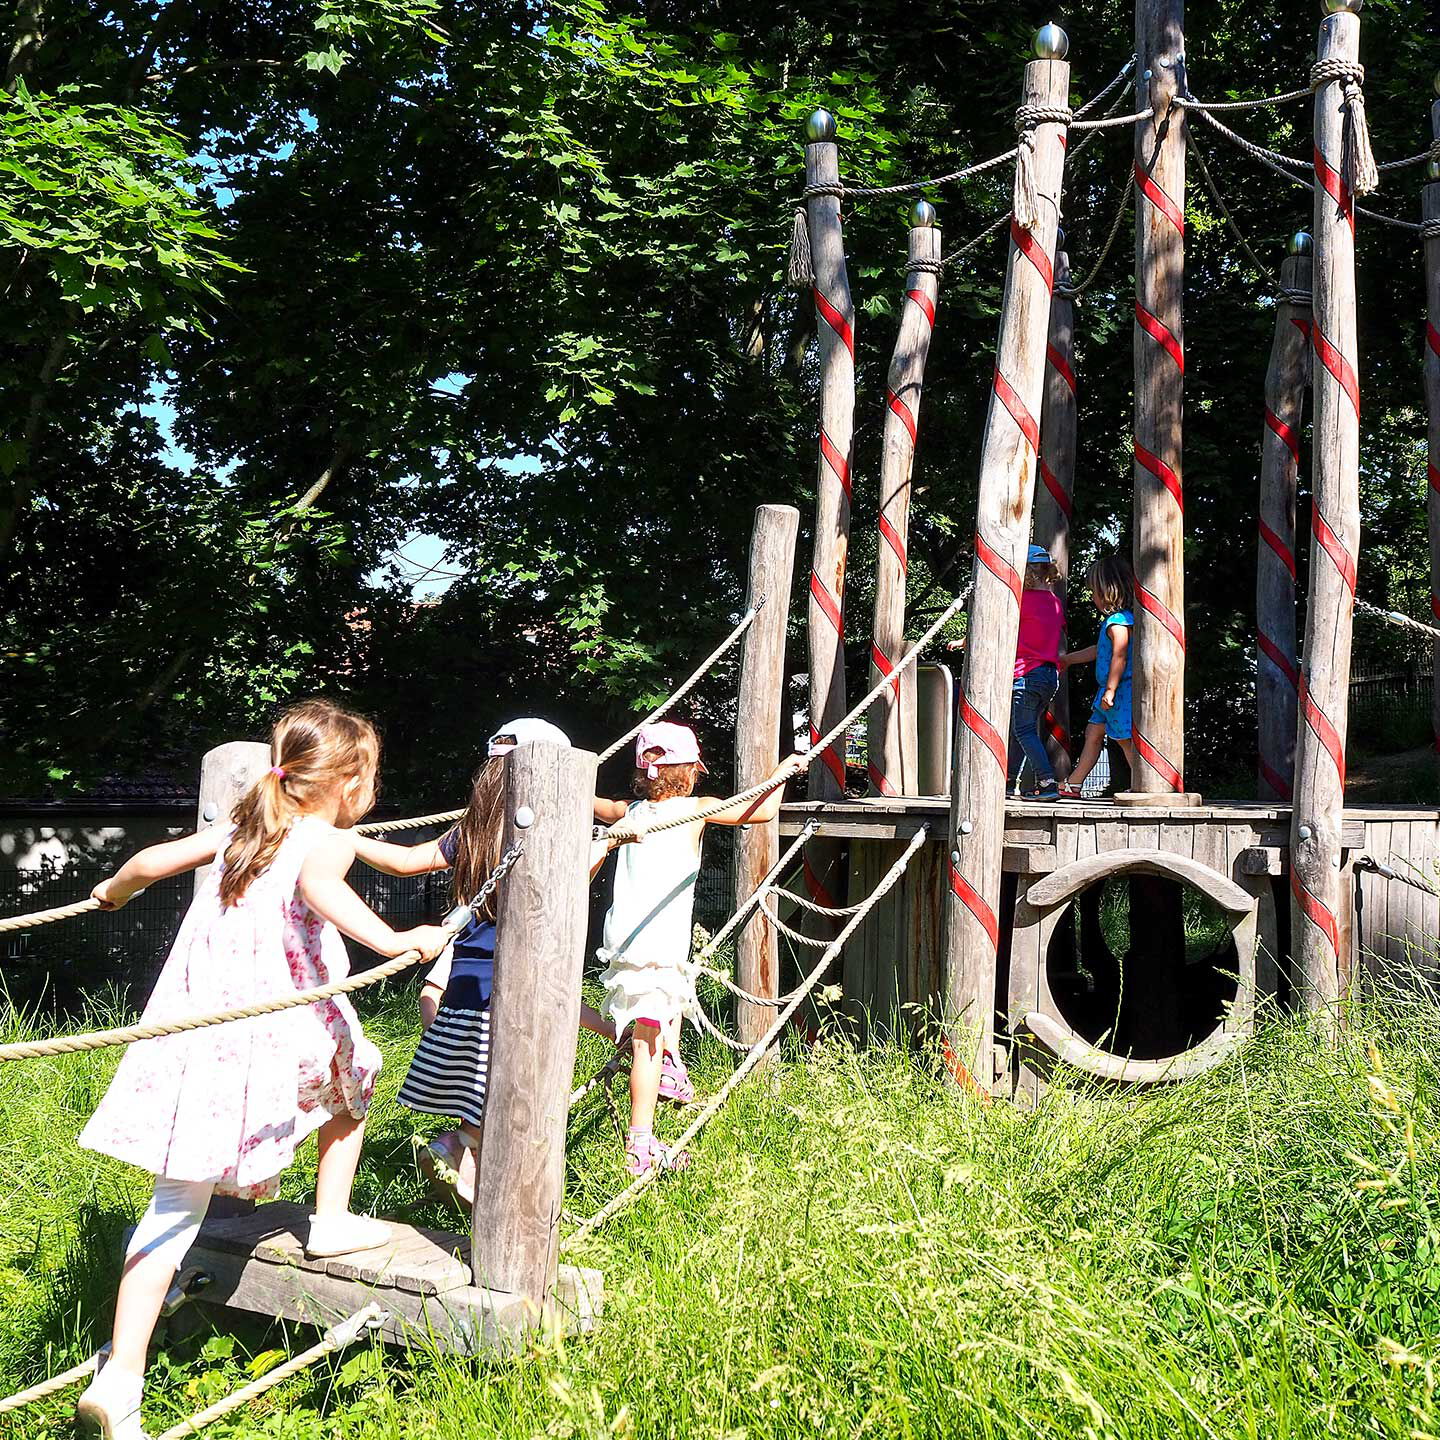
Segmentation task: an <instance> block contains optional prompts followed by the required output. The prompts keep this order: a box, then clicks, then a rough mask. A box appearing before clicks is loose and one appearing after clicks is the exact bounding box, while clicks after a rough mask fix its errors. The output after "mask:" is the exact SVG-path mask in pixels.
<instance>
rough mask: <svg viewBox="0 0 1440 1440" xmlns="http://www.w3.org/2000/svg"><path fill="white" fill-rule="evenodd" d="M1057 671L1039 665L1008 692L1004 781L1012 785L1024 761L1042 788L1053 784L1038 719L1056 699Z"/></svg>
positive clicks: (1017, 778)
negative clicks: (1007, 763) (1006, 773)
mask: <svg viewBox="0 0 1440 1440" xmlns="http://www.w3.org/2000/svg"><path fill="white" fill-rule="evenodd" d="M1059 685H1060V672H1059V670H1057V669H1056V668H1055V666H1053V665H1041V666H1038V667H1037V668H1036V669H1034V670H1032V671H1030V673H1029V674H1028V675H1020V676H1017V677H1016V680H1015V688H1014V689H1013V690H1012V691H1011V693H1010V766H1009V774H1008V775H1007V777H1006V778H1007V780H1008V782H1009V784H1010V785H1011V786H1013V785H1014V784H1015V783H1016V782H1017V781H1018V780H1019V778H1020V772H1021V770H1022V769H1023V768H1024V763H1025V761H1027V760H1028V761H1029V762H1030V764H1031V766H1032V767H1033V768H1034V771H1035V777H1036V779H1037V780H1038V781H1039V782H1040V787H1041V789H1044V790H1048V789H1050V788H1051V787H1052V786H1053V785H1054V784H1055V770H1054V767H1053V766H1052V765H1051V764H1050V756H1049V754H1048V752H1047V751H1046V749H1045V742H1044V740H1042V739H1041V738H1040V717H1041V716H1042V715H1044V713H1045V711H1046V708H1047V707H1048V706H1049V704H1050V702H1051V701H1052V700H1053V699H1054V698H1055V691H1056V690H1057V689H1058V688H1059Z"/></svg>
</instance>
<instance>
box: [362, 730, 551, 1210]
mask: <svg viewBox="0 0 1440 1440" xmlns="http://www.w3.org/2000/svg"><path fill="white" fill-rule="evenodd" d="M536 740H541V741H547V742H549V743H552V744H556V745H568V744H569V743H570V742H569V740H568V739H567V738H566V736H565V733H564V732H563V731H562V730H560V729H558V728H557V727H556V726H554V725H551V724H549V723H548V722H547V721H544V720H514V721H511V722H510V723H509V724H507V725H506V726H504V727H503V728H502V729H501V730H499V731H497V732H496V733H495V734H494V735H492V736H491V737H490V741H489V745H488V748H487V756H488V758H487V759H486V761H485V764H484V766H483V767H482V768H481V769H480V770H479V772H478V773H477V774H476V776H475V779H474V782H473V784H472V786H471V791H470V803H469V804H468V805H467V806H466V808H465V814H464V815H463V816H462V817H461V818H460V820H459V821H458V822H457V823H456V825H455V826H454V828H453V829H451V830H449V831H447V832H446V833H445V834H444V835H442V836H441V837H440V838H439V839H438V840H430V841H425V842H422V843H421V844H419V845H392V844H389V843H387V842H386V841H383V840H371V839H367V838H364V837H357V839H356V842H355V853H356V855H357V856H358V858H359V859H361V860H363V861H364V862H365V863H366V864H367V865H371V866H373V867H374V868H375V869H376V870H381V871H384V872H385V873H386V874H387V875H423V874H425V873H426V872H427V871H431V870H449V871H450V872H451V876H452V889H453V893H454V898H455V903H456V904H466V903H468V902H469V901H470V900H472V899H473V898H474V897H475V896H476V894H478V893H479V891H480V888H481V886H483V885H484V883H485V880H486V877H487V876H488V875H489V874H490V872H491V871H492V870H493V869H494V868H495V866H496V865H497V864H498V863H499V861H500V844H501V836H502V831H503V829H504V820H505V816H504V805H503V801H504V796H505V769H504V765H505V758H504V757H505V756H506V755H508V754H509V752H510V751H511V750H513V749H514V748H515V747H516V746H517V745H525V744H529V743H531V742H533V741H536ZM494 976H495V897H494V896H491V897H490V898H489V899H488V900H486V902H485V904H484V906H483V907H481V908H480V909H479V910H477V911H476V912H475V913H474V915H473V916H472V918H471V920H470V923H469V924H468V925H467V926H466V927H465V928H464V930H462V931H461V932H460V933H459V934H458V935H457V936H456V937H455V942H454V944H453V945H452V946H451V947H450V948H449V949H448V950H446V952H445V953H444V954H443V955H442V956H441V957H440V959H439V960H438V961H437V962H436V964H435V966H434V968H433V969H432V970H431V971H430V973H429V974H428V975H427V976H426V977H425V985H424V988H423V990H422V991H421V999H420V1007H421V1018H422V1021H423V1022H425V1032H424V1034H423V1035H421V1037H420V1044H419V1045H418V1046H417V1047H416V1050H415V1058H414V1059H413V1060H411V1062H410V1070H409V1073H408V1074H407V1075H406V1076H405V1083H404V1084H403V1085H402V1086H401V1087H400V1097H399V1098H400V1103H401V1104H402V1105H405V1106H408V1107H409V1108H410V1109H412V1110H417V1111H420V1112H421V1113H422V1114H426V1115H445V1116H458V1117H459V1120H460V1125H459V1128H458V1129H455V1130H447V1131H445V1132H444V1133H443V1134H440V1135H437V1136H436V1137H435V1138H434V1139H433V1140H432V1141H430V1143H429V1144H428V1145H424V1146H418V1142H417V1147H418V1156H419V1160H420V1165H421V1168H422V1169H424V1170H425V1172H426V1173H427V1174H428V1175H429V1176H430V1178H431V1180H432V1181H434V1182H435V1183H437V1184H438V1185H442V1186H444V1187H446V1188H447V1189H452V1190H453V1192H454V1193H455V1195H456V1196H457V1197H458V1198H459V1199H461V1200H462V1201H464V1202H465V1204H466V1205H471V1204H473V1203H474V1198H475V1151H476V1149H477V1147H478V1145H479V1143H480V1125H481V1122H482V1120H483V1119H484V1115H485V1089H486V1080H487V1077H488V1073H489V1069H490V990H491V985H492V983H493V981H494Z"/></svg>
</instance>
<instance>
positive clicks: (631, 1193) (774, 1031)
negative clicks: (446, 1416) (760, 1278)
mask: <svg viewBox="0 0 1440 1440" xmlns="http://www.w3.org/2000/svg"><path fill="white" fill-rule="evenodd" d="M928 834H929V827H928V826H923V825H922V826H921V827H920V829H919V830H917V831H916V832H915V835H914V836H913V837H912V839H911V841H910V843H909V845H907V846H906V848H905V851H904V853H903V854H902V855H901V856H900V857H899V859H897V860H896V861H895V863H894V864H893V865H892V866H891V867H890V869H889V870H887V871H886V872H885V874H884V876H883V877H882V878H881V880H880V883H879V884H878V885H877V886H876V887H875V889H874V890H872V891H871V892H870V897H869V899H867V900H866V902H865V904H864V905H863V906H862V907H861V908H860V909H859V910H858V911H857V912H856V913H855V914H854V915H852V916H851V917H850V919H849V921H848V922H847V923H846V925H845V928H844V929H843V930H841V931H840V933H839V934H838V935H837V936H836V937H835V938H834V940H832V941H831V942H830V943H829V945H828V946H827V947H826V949H825V953H824V954H823V955H822V956H821V957H820V959H819V960H818V961H816V963H815V968H814V969H813V970H811V972H810V973H809V975H808V976H807V977H806V978H805V981H804V983H803V984H801V985H800V986H799V988H798V989H797V990H796V991H795V992H794V994H793V995H792V997H791V999H790V1003H789V1004H788V1005H786V1006H785V1008H784V1009H783V1010H781V1011H780V1013H779V1014H778V1015H777V1016H776V1017H775V1019H774V1020H773V1021H772V1022H771V1024H770V1028H769V1029H768V1030H767V1031H766V1032H765V1033H764V1034H763V1035H762V1036H761V1037H760V1038H759V1040H757V1041H756V1042H755V1044H754V1045H752V1046H751V1047H750V1049H749V1051H748V1052H747V1053H746V1056H745V1058H744V1059H743V1060H742V1061H741V1062H740V1064H739V1065H738V1066H736V1068H735V1073H734V1074H733V1075H731V1076H730V1078H729V1079H728V1080H727V1081H726V1082H725V1083H724V1085H722V1086H721V1087H720V1089H719V1090H717V1091H716V1092H715V1094H714V1096H713V1097H712V1098H711V1099H710V1100H709V1101H708V1102H707V1103H706V1105H705V1107H704V1109H702V1110H701V1111H700V1113H699V1114H698V1115H697V1116H696V1117H695V1119H694V1120H693V1121H692V1122H691V1123H690V1124H689V1125H688V1126H687V1127H686V1129H685V1131H684V1133H683V1134H682V1135H681V1136H680V1137H679V1139H678V1140H676V1141H675V1147H674V1148H675V1149H677V1150H683V1149H684V1148H685V1146H686V1145H688V1144H689V1143H690V1142H691V1141H692V1140H693V1139H694V1138H695V1137H696V1136H697V1135H698V1134H699V1133H700V1132H701V1131H702V1130H703V1129H704V1128H705V1127H706V1126H707V1125H708V1124H709V1123H710V1121H711V1120H713V1119H714V1118H715V1116H716V1115H718V1114H719V1113H720V1111H721V1109H722V1108H723V1107H724V1105H725V1102H726V1101H727V1100H728V1099H729V1098H730V1096H731V1095H732V1094H733V1093H734V1091H735V1090H736V1088H737V1087H738V1086H739V1085H740V1084H742V1083H743V1082H744V1080H745V1078H746V1076H748V1075H749V1074H750V1073H751V1072H752V1071H753V1070H754V1069H755V1067H756V1066H757V1065H758V1064H759V1063H760V1060H761V1058H762V1057H763V1056H764V1054H765V1052H766V1051H767V1050H768V1049H770V1047H771V1046H772V1045H774V1043H775V1041H776V1040H777V1039H779V1037H780V1036H781V1034H783V1033H784V1030H785V1027H786V1026H787V1025H788V1024H789V1023H790V1017H791V1016H792V1015H794V1013H795V1012H796V1011H797V1010H798V1009H799V1008H800V1005H801V1002H802V1001H803V1000H804V999H805V997H806V996H807V995H808V994H809V993H810V991H811V990H812V989H814V987H815V986H816V985H818V984H819V983H820V981H821V980H822V979H823V978H824V975H825V972H826V971H827V970H828V969H829V968H830V966H831V965H832V964H833V963H834V960H835V957H836V956H837V955H838V954H839V953H840V951H841V950H842V949H844V947H845V945H846V943H847V942H848V941H849V939H850V937H851V936H852V935H853V934H854V933H855V932H856V930H858V929H859V928H860V926H861V925H862V924H863V923H864V921H865V917H866V916H867V915H868V914H869V913H870V911H871V910H872V909H874V907H875V906H876V905H878V904H879V903H880V901H881V900H882V899H884V897H885V896H886V895H888V894H889V893H890V891H891V890H892V889H893V888H894V886H895V884H896V883H897V882H898V881H899V879H900V877H901V875H903V874H904V873H905V869H906V867H907V866H908V865H909V864H910V861H911V860H912V859H913V858H914V856H915V853H916V851H918V850H919V849H920V847H921V845H923V844H924V843H925V840H926V837H927V835H928ZM662 1173H663V1172H662V1170H661V1168H660V1166H658V1165H653V1166H651V1168H650V1169H649V1170H647V1171H646V1172H645V1173H644V1174H643V1175H639V1176H637V1177H636V1178H635V1179H634V1180H633V1181H631V1183H630V1184H629V1185H627V1186H626V1187H625V1189H624V1190H622V1191H620V1193H619V1194H618V1195H616V1196H614V1197H613V1198H612V1199H611V1200H609V1201H607V1202H606V1203H605V1204H604V1205H603V1206H601V1208H600V1209H599V1210H597V1211H596V1212H595V1213H594V1214H593V1215H592V1216H591V1217H590V1218H589V1219H588V1220H584V1221H582V1222H581V1223H580V1225H579V1227H578V1228H577V1229H576V1230H575V1231H574V1232H573V1233H572V1234H571V1235H569V1236H567V1237H566V1238H565V1239H564V1240H562V1241H561V1242H560V1249H561V1251H562V1252H564V1251H568V1250H572V1249H574V1248H575V1246H577V1245H579V1244H580V1243H581V1242H582V1241H583V1240H584V1239H585V1238H586V1237H587V1236H589V1235H590V1234H592V1233H593V1232H594V1231H595V1230H597V1229H598V1228H599V1227H600V1226H601V1225H603V1224H605V1223H606V1221H608V1220H611V1219H613V1218H614V1217H615V1216H616V1215H618V1214H619V1213H620V1212H621V1211H622V1210H625V1209H628V1208H629V1207H630V1206H631V1205H633V1204H634V1203H635V1201H636V1200H637V1199H639V1197H640V1196H641V1194H643V1193H644V1191H645V1189H646V1188H647V1187H648V1186H649V1185H651V1184H652V1183H653V1182H654V1181H655V1179H656V1178H657V1177H658V1176H659V1175H660V1174H662ZM161 1440H164V1437H163V1436H162V1437H161Z"/></svg>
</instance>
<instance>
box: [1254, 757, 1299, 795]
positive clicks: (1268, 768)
mask: <svg viewBox="0 0 1440 1440" xmlns="http://www.w3.org/2000/svg"><path fill="white" fill-rule="evenodd" d="M1260 778H1261V779H1262V780H1263V781H1264V782H1265V783H1266V784H1267V785H1268V786H1269V787H1270V793H1271V794H1272V795H1274V796H1276V798H1277V799H1280V800H1289V799H1291V798H1292V797H1293V796H1294V793H1295V792H1294V787H1293V786H1292V785H1291V784H1290V782H1289V781H1288V780H1286V778H1285V777H1284V776H1283V775H1282V774H1280V772H1279V771H1278V770H1276V769H1275V768H1274V766H1272V765H1269V764H1267V763H1266V761H1265V757H1264V756H1263V755H1262V756H1261V757H1260Z"/></svg>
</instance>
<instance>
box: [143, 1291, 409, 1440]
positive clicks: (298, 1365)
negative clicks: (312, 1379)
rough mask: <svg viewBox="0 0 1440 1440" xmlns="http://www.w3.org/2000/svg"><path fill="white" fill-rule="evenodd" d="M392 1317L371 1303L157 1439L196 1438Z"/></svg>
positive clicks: (348, 1345)
mask: <svg viewBox="0 0 1440 1440" xmlns="http://www.w3.org/2000/svg"><path fill="white" fill-rule="evenodd" d="M389 1318H390V1316H389V1312H388V1311H385V1310H383V1309H381V1307H380V1306H379V1305H376V1304H374V1303H373V1302H372V1303H371V1304H369V1305H367V1306H366V1307H365V1308H364V1309H363V1310H357V1311H356V1312H355V1313H354V1314H353V1315H351V1316H350V1317H349V1318H348V1319H346V1320H341V1321H340V1322H339V1323H338V1324H335V1325H332V1326H331V1327H330V1328H329V1329H328V1330H327V1331H326V1332H325V1333H324V1335H322V1336H321V1337H320V1339H319V1340H318V1341H317V1342H316V1343H315V1344H314V1345H312V1346H311V1347H310V1348H309V1349H308V1350H305V1351H303V1352H302V1353H301V1354H299V1355H297V1356H295V1358H294V1359H293V1360H287V1361H286V1362H285V1363H284V1364H283V1365H277V1366H276V1367H275V1368H274V1369H273V1370H267V1371H266V1372H265V1374H264V1375H262V1376H261V1377H260V1378H259V1379H258V1380H252V1381H251V1382H250V1383H249V1384H248V1385H242V1386H241V1387H240V1388H239V1389H238V1390H236V1391H234V1392H233V1393H232V1394H230V1395H227V1396H225V1398H224V1399H223V1400H217V1401H216V1402H215V1403H214V1404H213V1405H207V1406H206V1407H205V1409H203V1410H201V1411H200V1412H199V1413H198V1414H195V1415H192V1416H190V1417H189V1419H187V1420H182V1421H181V1422H180V1423H179V1424H178V1425H172V1426H171V1427H170V1428H169V1429H168V1430H166V1431H164V1432H163V1433H162V1434H160V1435H159V1436H157V1437H156V1440H184V1437H185V1436H187V1435H193V1434H195V1432H196V1431H197V1430H202V1429H204V1428H205V1426H207V1425H210V1424H213V1423H214V1422H215V1421H216V1420H219V1419H222V1418H223V1417H224V1416H226V1415H229V1414H230V1413H231V1412H232V1411H235V1410H239V1409H240V1408H241V1407H242V1406H245V1405H248V1404H249V1403H250V1402H251V1401H252V1400H255V1399H257V1398H258V1397H259V1396H261V1395H263V1394H264V1393H265V1392H266V1391H267V1390H273V1389H274V1388H275V1386H277V1385H281V1384H283V1383H284V1382H285V1381H286V1380H289V1379H290V1378H291V1376H293V1375H298V1374H299V1373H300V1372H301V1371H302V1370H308V1369H309V1368H310V1367H311V1366H312V1365H314V1364H315V1363H316V1362H317V1361H320V1360H323V1359H324V1358H325V1357H326V1356H327V1355H333V1354H334V1353H335V1352H336V1351H337V1350H348V1349H349V1348H350V1346H352V1345H353V1344H354V1343H355V1342H356V1341H357V1340H359V1339H360V1338H361V1336H363V1335H366V1334H368V1333H369V1332H370V1331H371V1330H378V1329H379V1328H380V1326H382V1325H383V1324H384V1323H385V1322H386V1321H387V1320H388V1319H389Z"/></svg>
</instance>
